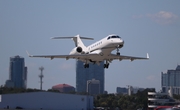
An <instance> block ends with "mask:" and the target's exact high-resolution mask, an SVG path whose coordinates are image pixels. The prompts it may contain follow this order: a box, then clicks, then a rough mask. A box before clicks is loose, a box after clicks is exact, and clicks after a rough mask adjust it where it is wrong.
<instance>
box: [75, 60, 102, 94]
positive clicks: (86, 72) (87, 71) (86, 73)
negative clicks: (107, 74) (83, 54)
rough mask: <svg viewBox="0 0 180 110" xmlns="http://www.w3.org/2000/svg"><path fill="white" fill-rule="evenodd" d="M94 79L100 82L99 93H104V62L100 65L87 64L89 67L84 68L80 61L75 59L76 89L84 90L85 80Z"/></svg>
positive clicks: (85, 86)
mask: <svg viewBox="0 0 180 110" xmlns="http://www.w3.org/2000/svg"><path fill="white" fill-rule="evenodd" d="M92 79H96V80H99V83H100V94H103V93H104V62H101V63H100V65H97V64H92V63H90V64H89V68H84V63H83V62H82V61H79V60H77V61H76V91H77V92H86V90H87V81H88V80H92Z"/></svg>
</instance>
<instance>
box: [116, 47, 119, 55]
mask: <svg viewBox="0 0 180 110" xmlns="http://www.w3.org/2000/svg"><path fill="white" fill-rule="evenodd" d="M116 54H117V55H120V52H119V47H117V53H116Z"/></svg>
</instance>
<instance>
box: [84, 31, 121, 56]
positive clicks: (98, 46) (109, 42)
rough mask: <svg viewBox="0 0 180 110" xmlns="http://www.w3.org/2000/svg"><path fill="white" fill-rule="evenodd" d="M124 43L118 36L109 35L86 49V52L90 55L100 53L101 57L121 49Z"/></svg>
mask: <svg viewBox="0 0 180 110" xmlns="http://www.w3.org/2000/svg"><path fill="white" fill-rule="evenodd" d="M123 45H124V41H123V40H122V38H121V37H119V36H118V35H115V34H113V35H109V36H107V37H105V38H103V39H101V40H99V41H97V42H95V43H93V44H91V45H89V46H88V47H87V49H88V50H87V51H88V52H89V54H90V53H96V51H97V52H100V51H102V53H99V54H103V55H109V54H110V53H111V52H112V51H113V50H114V49H117V48H122V47H123Z"/></svg>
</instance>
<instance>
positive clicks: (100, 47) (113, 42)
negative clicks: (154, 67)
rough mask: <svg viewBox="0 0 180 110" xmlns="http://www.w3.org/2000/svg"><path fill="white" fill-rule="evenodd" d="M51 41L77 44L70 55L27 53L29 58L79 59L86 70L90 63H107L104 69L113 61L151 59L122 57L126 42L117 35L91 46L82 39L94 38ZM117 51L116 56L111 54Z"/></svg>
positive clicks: (79, 37)
mask: <svg viewBox="0 0 180 110" xmlns="http://www.w3.org/2000/svg"><path fill="white" fill-rule="evenodd" d="M51 39H72V40H73V41H74V43H75V48H73V49H72V50H71V51H70V53H69V55H30V54H29V53H28V51H26V52H27V54H28V56H29V57H44V58H50V59H51V60H52V59H54V58H65V59H66V60H68V59H77V60H81V61H82V62H84V68H89V63H94V64H98V65H99V64H100V62H102V61H105V63H104V68H108V67H109V64H110V63H111V62H112V61H113V60H119V61H121V60H130V61H133V60H137V59H149V54H148V53H147V57H146V58H145V57H134V56H124V55H121V54H120V52H119V49H120V48H122V47H123V46H124V40H123V39H122V38H121V37H119V36H118V35H116V34H111V35H108V36H107V37H105V38H103V39H101V40H99V41H97V42H95V43H93V44H91V45H89V46H87V47H86V46H85V45H84V44H83V42H82V40H81V39H86V40H94V39H93V38H88V37H81V36H80V35H76V36H74V37H52V38H51ZM115 49H116V51H117V52H116V54H113V53H111V52H112V51H113V50H115Z"/></svg>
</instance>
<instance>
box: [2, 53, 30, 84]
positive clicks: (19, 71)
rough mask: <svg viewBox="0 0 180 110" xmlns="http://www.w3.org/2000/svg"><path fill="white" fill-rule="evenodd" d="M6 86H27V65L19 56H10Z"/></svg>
mask: <svg viewBox="0 0 180 110" xmlns="http://www.w3.org/2000/svg"><path fill="white" fill-rule="evenodd" d="M5 86H7V87H15V88H26V87H27V67H25V62H24V58H23V57H20V56H18V55H17V56H14V57H10V66H9V80H7V81H6V85H5Z"/></svg>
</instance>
